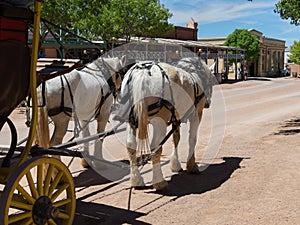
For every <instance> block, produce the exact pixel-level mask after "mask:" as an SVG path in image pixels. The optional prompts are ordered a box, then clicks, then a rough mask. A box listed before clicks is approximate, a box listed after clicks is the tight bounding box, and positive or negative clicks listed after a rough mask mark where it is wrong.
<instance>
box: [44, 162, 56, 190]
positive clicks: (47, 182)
mask: <svg viewBox="0 0 300 225" xmlns="http://www.w3.org/2000/svg"><path fill="white" fill-rule="evenodd" d="M53 170H54V166H53V165H49V167H48V170H47V174H46V177H45V182H44V194H45V195H48V194H49V187H50V182H51V176H52V174H53Z"/></svg>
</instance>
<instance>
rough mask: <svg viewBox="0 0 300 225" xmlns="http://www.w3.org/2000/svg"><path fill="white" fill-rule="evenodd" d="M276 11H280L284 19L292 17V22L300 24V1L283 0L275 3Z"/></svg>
mask: <svg viewBox="0 0 300 225" xmlns="http://www.w3.org/2000/svg"><path fill="white" fill-rule="evenodd" d="M275 7H276V8H275V9H274V12H275V13H278V14H279V15H280V17H281V18H282V19H285V20H287V19H290V20H291V21H290V23H291V24H295V25H296V26H298V25H300V1H299V0H281V1H279V2H278V3H277V4H275Z"/></svg>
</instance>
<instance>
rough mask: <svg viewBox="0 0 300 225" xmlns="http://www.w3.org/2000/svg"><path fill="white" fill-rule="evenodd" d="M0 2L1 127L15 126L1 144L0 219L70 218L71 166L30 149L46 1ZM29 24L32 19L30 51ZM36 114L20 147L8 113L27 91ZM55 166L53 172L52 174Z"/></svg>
mask: <svg viewBox="0 0 300 225" xmlns="http://www.w3.org/2000/svg"><path fill="white" fill-rule="evenodd" d="M30 3H31V4H32V0H27V1H23V0H22V1H21V0H9V1H6V0H2V1H1V2H0V49H1V51H0V60H1V63H0V78H1V82H0V90H1V96H0V131H1V129H2V127H3V126H4V124H5V123H7V124H8V127H9V129H10V132H11V139H12V140H11V144H10V147H9V148H8V149H5V148H1V150H0V224H3V225H8V224H38V225H39V224H46V223H47V224H66V225H69V224H72V223H73V218H74V214H75V202H76V199H75V188H74V184H73V179H72V176H71V173H70V172H69V170H68V168H67V167H66V166H65V165H64V164H63V163H62V162H61V161H59V160H57V159H54V158H50V157H45V156H35V157H33V156H32V154H30V152H31V149H32V145H33V139H34V136H35V132H36V123H37V115H38V113H37V92H36V87H37V84H38V82H37V75H36V74H37V72H36V71H37V58H38V45H39V26H40V11H41V4H42V1H39V0H34V10H33V11H31V10H29V8H27V6H28V5H29V4H30ZM29 24H33V40H32V47H31V51H30V49H29V46H28V44H27V43H28V40H27V38H28V29H29V26H28V25H29ZM28 95H30V96H31V98H32V108H33V110H32V119H31V125H30V129H29V133H28V138H27V141H26V145H25V147H22V148H19V149H16V145H17V143H16V142H17V130H16V128H15V126H14V124H13V122H12V121H11V120H10V119H9V116H10V114H11V113H12V111H13V110H14V109H15V108H16V107H17V106H18V105H19V104H20V103H21V102H22V101H23V100H24V99H25V98H26V97H27V96H28ZM54 172H55V174H54Z"/></svg>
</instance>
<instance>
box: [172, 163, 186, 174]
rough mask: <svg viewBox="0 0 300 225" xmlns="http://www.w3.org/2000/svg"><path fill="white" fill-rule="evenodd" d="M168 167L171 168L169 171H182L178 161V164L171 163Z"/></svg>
mask: <svg viewBox="0 0 300 225" xmlns="http://www.w3.org/2000/svg"><path fill="white" fill-rule="evenodd" d="M170 168H171V171H172V172H173V173H176V172H182V171H183V169H182V168H181V165H180V163H178V164H176V165H174V164H171V166H170Z"/></svg>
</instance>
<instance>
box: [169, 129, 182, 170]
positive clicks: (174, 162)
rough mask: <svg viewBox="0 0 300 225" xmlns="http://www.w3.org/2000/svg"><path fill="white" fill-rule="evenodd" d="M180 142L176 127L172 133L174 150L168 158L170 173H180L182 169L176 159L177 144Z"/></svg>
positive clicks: (178, 130)
mask: <svg viewBox="0 0 300 225" xmlns="http://www.w3.org/2000/svg"><path fill="white" fill-rule="evenodd" d="M179 141H180V127H179V126H177V127H176V130H175V131H174V133H173V142H174V149H173V152H172V154H171V158H170V169H171V171H172V172H181V171H182V168H181V165H180V162H179V159H178V144H179Z"/></svg>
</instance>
